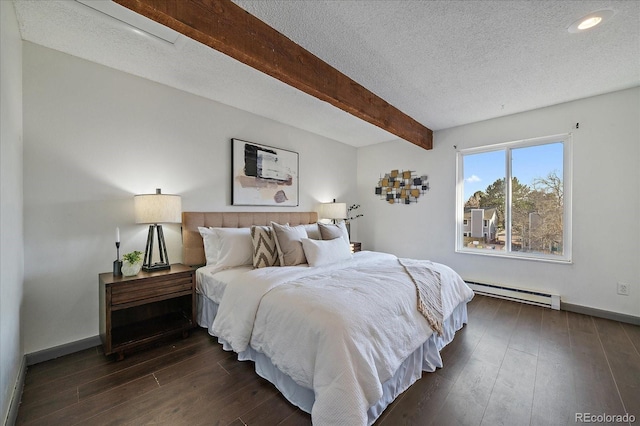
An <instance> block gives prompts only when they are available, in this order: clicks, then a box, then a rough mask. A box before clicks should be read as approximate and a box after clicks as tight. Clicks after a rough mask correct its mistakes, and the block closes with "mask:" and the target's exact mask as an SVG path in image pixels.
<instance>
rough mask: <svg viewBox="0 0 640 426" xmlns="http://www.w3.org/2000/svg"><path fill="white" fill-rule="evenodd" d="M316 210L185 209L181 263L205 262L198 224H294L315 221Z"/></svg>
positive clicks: (208, 225)
mask: <svg viewBox="0 0 640 426" xmlns="http://www.w3.org/2000/svg"><path fill="white" fill-rule="evenodd" d="M317 221H318V213H316V212H182V263H184V264H185V265H189V266H197V265H204V264H205V263H206V260H205V257H204V245H203V243H202V237H201V236H200V232H199V231H198V226H204V227H205V228H208V227H216V228H248V227H250V226H251V225H270V224H271V222H276V223H288V224H289V225H291V226H296V225H304V224H309V223H316V222H317Z"/></svg>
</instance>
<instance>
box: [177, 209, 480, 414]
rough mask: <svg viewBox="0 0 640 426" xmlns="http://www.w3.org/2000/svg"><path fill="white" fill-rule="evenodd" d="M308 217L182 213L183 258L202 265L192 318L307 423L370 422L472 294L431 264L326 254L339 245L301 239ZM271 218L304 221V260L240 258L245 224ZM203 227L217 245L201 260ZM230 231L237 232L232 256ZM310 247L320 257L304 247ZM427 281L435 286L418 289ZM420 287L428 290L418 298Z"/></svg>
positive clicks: (435, 351) (433, 363)
mask: <svg viewBox="0 0 640 426" xmlns="http://www.w3.org/2000/svg"><path fill="white" fill-rule="evenodd" d="M317 219H318V218H317V213H315V212H286V213H285V212H280V213H277V212H273V213H272V212H255V213H253V212H238V213H236V212H184V213H183V226H182V232H183V263H185V264H187V265H192V266H200V265H206V266H202V267H199V268H198V269H197V271H196V285H197V288H198V324H199V325H200V326H201V327H205V328H207V329H208V330H209V333H210V334H211V335H212V336H214V337H216V338H218V341H219V342H220V343H221V344H222V345H223V348H224V349H225V350H233V351H234V352H236V353H237V355H238V359H239V360H240V361H245V360H250V361H253V362H254V363H255V369H256V372H257V374H259V375H260V376H262V377H263V378H265V379H267V380H268V381H270V382H271V383H273V384H274V385H275V386H276V388H277V389H278V390H279V391H280V392H281V393H282V394H283V395H284V396H285V397H286V398H287V399H288V400H289V401H290V402H291V403H292V404H295V405H296V406H298V407H300V408H301V409H302V410H304V411H306V412H308V413H310V414H311V417H312V421H313V423H314V424H318V425H324V424H350V425H359V424H362V425H370V424H373V423H374V422H375V420H376V419H377V418H378V417H379V416H380V415H381V414H382V412H383V411H384V409H385V408H386V407H387V406H388V405H389V404H390V403H391V402H392V401H393V400H394V399H395V398H396V397H397V396H398V395H399V394H401V393H402V392H404V391H405V390H406V389H407V388H408V387H409V386H411V384H413V383H414V382H415V381H416V380H418V379H419V378H420V377H421V375H422V372H423V371H426V372H432V371H434V370H435V369H436V368H439V367H442V359H441V357H440V351H441V350H442V348H443V347H444V346H446V345H447V344H448V343H450V342H451V341H452V340H453V338H454V335H455V332H456V331H457V330H459V329H460V328H461V327H463V325H464V324H465V323H466V322H467V303H468V302H469V301H470V300H471V299H472V297H473V292H472V291H471V289H469V287H468V286H466V284H465V283H464V281H462V279H461V278H460V277H459V276H458V275H457V274H456V273H455V272H454V271H453V270H451V269H450V268H448V267H446V266H445V265H441V264H437V263H431V262H428V261H420V260H412V259H398V258H396V257H395V256H393V255H390V254H386V253H377V252H367V251H363V252H359V253H354V254H353V255H351V254H349V255H348V256H346V255H342V257H340V258H338V259H337V260H336V259H334V257H335V256H337V254H336V253H342V250H343V249H342V247H343V246H344V245H345V243H343V242H341V241H339V240H338V238H340V237H338V238H336V239H334V240H331V241H333V242H329V241H327V242H324V241H322V238H318V237H322V236H321V235H312V234H315V233H316V232H315V229H316V226H317V225H316V223H317ZM274 223H275V224H286V225H283V226H284V227H286V228H287V229H286V230H287V231H288V230H289V229H294V230H295V231H296V232H301V231H300V230H301V228H303V227H304V229H305V230H306V235H305V237H306V236H308V237H309V238H302V241H303V243H304V248H305V250H306V249H307V247H310V248H309V250H306V251H305V253H307V258H308V260H305V262H308V264H307V263H302V264H291V265H290V266H280V265H275V266H267V267H257V268H254V266H253V264H247V261H246V247H245V245H246V233H247V229H251V227H252V226H255V228H266V227H269V226H270V225H271V228H269V229H271V230H272V231H273V233H274V234H275V233H276V232H275V231H276V230H278V232H280V226H279V225H275V224H274ZM321 228H322V229H321V230H322V231H323V233H324V231H325V230H326V229H328V230H329V231H328V232H334V230H335V229H336V228H328V227H321ZM212 229H213V230H216V232H218V234H216V235H217V236H216V238H217V239H216V240H215V241H223V242H220V243H219V245H222V246H223V247H220V246H218V247H217V250H218V252H217V255H218V256H220V257H218V260H220V262H215V261H213V262H211V261H210V260H211V259H210V258H209V257H210V256H209V254H210V252H211V247H210V244H211V240H210V239H209V238H208V235H207V234H206V232H209V231H207V230H212ZM339 232H340V231H338V234H336V235H339ZM236 234H242V235H243V237H242V238H243V239H242V247H243V249H242V253H244V255H243V256H244V257H243V256H241V255H240V254H239V253H240V251H239V250H237V247H236V245H237V246H240V244H239V243H236V242H235V241H240V240H238V239H236V237H235V235H236ZM220 235H233V238H229V241H233V242H234V243H233V244H234V245H233V246H224V244H225V243H224V241H226V240H225V238H226V237H221V236H220ZM325 236H326V235H325ZM254 237H255V236H254ZM332 237H333V236H332ZM346 238H347V243H346V244H347V245H348V236H346ZM277 239H278V238H276V240H277ZM316 239H317V240H319V241H315V240H316ZM255 241H256V240H255V239H254V247H253V248H255ZM207 244H209V245H208V246H207ZM217 244H218V243H217ZM283 244H284V243H283ZM283 244H280V245H279V246H278V249H279V250H278V255H280V257H281V259H280V261H283V259H282V256H283V254H284V255H285V256H286V250H284V249H283V250H284V251H283V250H280V249H281V247H280V246H281V245H283ZM330 245H331V247H334V248H331V249H326V248H327V247H329V246H330ZM205 246H207V250H206V251H205ZM338 246H339V247H340V248H339V249H338V248H337V247H338ZM318 247H319V249H318V250H320V249H322V250H325V249H326V250H325V254H323V255H319V254H318V253H322V250H321V251H319V252H314V251H313V250H315V249H316V248H318ZM221 253H222V254H221ZM224 256H227V258H226V259H222V257H224ZM233 256H235V259H232V261H231V263H229V262H228V260H229V257H233ZM323 256H325V257H323ZM326 256H328V257H326ZM276 257H277V256H276ZM241 258H242V259H241ZM239 259H241V260H239ZM327 259H328V260H327ZM253 262H256V258H255V256H254V258H253ZM275 262H276V263H277V262H278V260H277V259H276V260H275ZM298 262H299V260H298ZM294 263H295V262H294ZM259 266H264V265H259ZM434 277H436V278H437V283H433V285H436V284H437V286H435V287H433V286H432V287H430V288H431V290H428V289H427V290H425V288H424V282H425V281H434V280H436V278H434ZM421 286H422V287H421ZM434 289H435V290H434ZM423 291H427V292H429V291H431V292H436V293H437V294H439V295H440V296H439V297H431V296H430V297H427V298H426V299H425V295H424V293H423ZM436 293H432V296H433V295H434V294H436ZM427 299H429V300H431V299H433V300H437V303H436V305H437V309H435V310H434V309H433V306H431V307H425V306H424V304H425V303H426V304H429V303H433V302H430V301H429V300H427ZM423 302H424V303H423ZM417 305H419V306H420V307H421V308H422V309H421V312H418V309H417ZM434 330H436V331H434Z"/></svg>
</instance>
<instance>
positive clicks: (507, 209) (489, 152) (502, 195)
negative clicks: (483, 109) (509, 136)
mask: <svg viewBox="0 0 640 426" xmlns="http://www.w3.org/2000/svg"><path fill="white" fill-rule="evenodd" d="M570 160H571V135H569V134H565V135H559V136H551V137H545V138H537V139H528V140H523V141H516V142H508V143H503V144H498V145H491V146H485V147H480V148H471V149H465V150H462V151H460V152H458V159H457V162H458V164H457V166H458V184H457V192H458V196H457V203H456V204H457V205H456V210H457V211H456V215H457V221H456V222H457V224H458V225H457V232H456V240H457V241H456V251H458V252H462V253H474V254H485V255H494V256H507V257H519V258H529V259H538V260H551V261H560V262H570V261H571V232H570V230H571V161H570ZM465 226H466V228H465ZM469 231H470V232H469Z"/></svg>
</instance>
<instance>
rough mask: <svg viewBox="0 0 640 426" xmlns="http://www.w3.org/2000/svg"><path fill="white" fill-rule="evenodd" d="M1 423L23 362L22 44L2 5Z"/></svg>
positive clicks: (12, 16) (9, 6)
mask: <svg viewBox="0 0 640 426" xmlns="http://www.w3.org/2000/svg"><path fill="white" fill-rule="evenodd" d="M0 230H1V231H0V421H2V422H3V423H4V421H5V418H6V416H7V414H8V410H9V403H10V401H11V395H12V392H13V389H14V386H15V384H16V378H17V375H18V372H19V369H20V363H21V360H22V355H23V351H22V339H21V324H20V310H21V308H22V293H23V289H22V288H23V287H22V282H23V273H24V272H23V256H24V255H23V252H24V250H23V237H22V40H21V39H20V32H19V31H18V21H17V20H16V14H15V11H14V9H13V2H10V1H0Z"/></svg>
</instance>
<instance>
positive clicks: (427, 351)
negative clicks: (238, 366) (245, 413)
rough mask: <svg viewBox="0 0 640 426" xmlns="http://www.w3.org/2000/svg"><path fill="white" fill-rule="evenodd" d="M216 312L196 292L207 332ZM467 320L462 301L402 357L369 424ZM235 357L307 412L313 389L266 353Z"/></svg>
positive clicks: (438, 363)
mask: <svg viewBox="0 0 640 426" xmlns="http://www.w3.org/2000/svg"><path fill="white" fill-rule="evenodd" d="M217 312H218V305H217V304H216V303H215V302H213V301H211V300H210V299H208V298H206V297H205V296H203V295H201V294H198V324H199V325H200V326H201V327H203V328H206V329H208V330H209V334H210V335H211V336H214V337H217V336H215V335H214V334H213V332H212V325H213V320H214V318H215V316H216V313H217ZM466 323H467V304H466V303H461V304H460V305H458V306H457V307H456V308H455V309H454V310H453V313H452V314H451V316H450V317H449V318H447V319H446V320H445V321H444V324H443V333H442V336H438V335H437V334H436V333H433V334H432V335H431V337H429V339H428V340H427V341H426V342H424V344H423V345H422V346H420V347H419V348H418V349H416V350H415V351H414V352H413V353H412V354H411V355H409V356H408V357H407V358H406V359H405V360H404V362H403V363H402V364H401V365H400V367H399V368H398V370H396V372H395V374H394V375H393V377H391V378H390V379H389V380H387V381H386V382H385V383H384V384H383V385H382V389H383V394H382V398H380V400H378V402H377V403H376V404H374V405H373V406H372V407H370V408H369V410H368V412H367V415H368V420H369V424H370V425H371V424H373V423H374V422H375V421H376V419H377V418H378V417H379V416H380V415H381V414H382V412H383V411H384V409H385V408H387V406H388V405H389V404H391V402H393V400H394V399H396V397H397V396H398V395H400V394H401V393H402V392H404V391H405V390H407V389H408V388H409V386H411V385H412V384H413V383H415V382H416V381H417V380H418V379H420V377H422V372H423V371H426V372H433V371H435V370H436V368H441V367H442V358H441V356H440V351H441V350H442V348H444V347H445V346H446V345H448V344H449V343H450V342H451V341H452V340H453V338H454V336H455V334H456V331H458V330H459V329H461V328H462V326H463V325H464V324H466ZM218 341H219V342H220V343H221V344H222V347H223V349H225V350H227V351H231V346H230V345H229V344H227V342H225V341H224V340H222V339H218ZM238 360H239V361H253V362H254V363H255V369H256V373H258V375H260V376H261V377H263V378H265V379H266V380H268V381H269V382H271V383H273V385H274V386H275V387H276V388H277V389H278V390H279V391H280V393H282V395H284V397H285V398H287V399H288V400H289V401H290V402H291V403H292V404H294V405H296V406H298V407H300V409H302V410H303V411H305V412H307V413H311V408H312V406H313V402H314V401H315V395H314V393H313V389H309V388H306V387H303V386H300V385H299V384H297V383H296V382H294V381H293V379H291V378H290V377H289V376H287V375H286V374H284V373H282V372H281V371H280V370H278V369H277V368H276V367H275V366H274V365H273V364H272V363H271V361H270V360H269V357H267V356H266V355H265V354H263V353H261V352H258V351H256V350H254V349H253V348H251V347H249V348H248V349H247V350H245V351H243V352H240V353H239V354H238Z"/></svg>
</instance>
